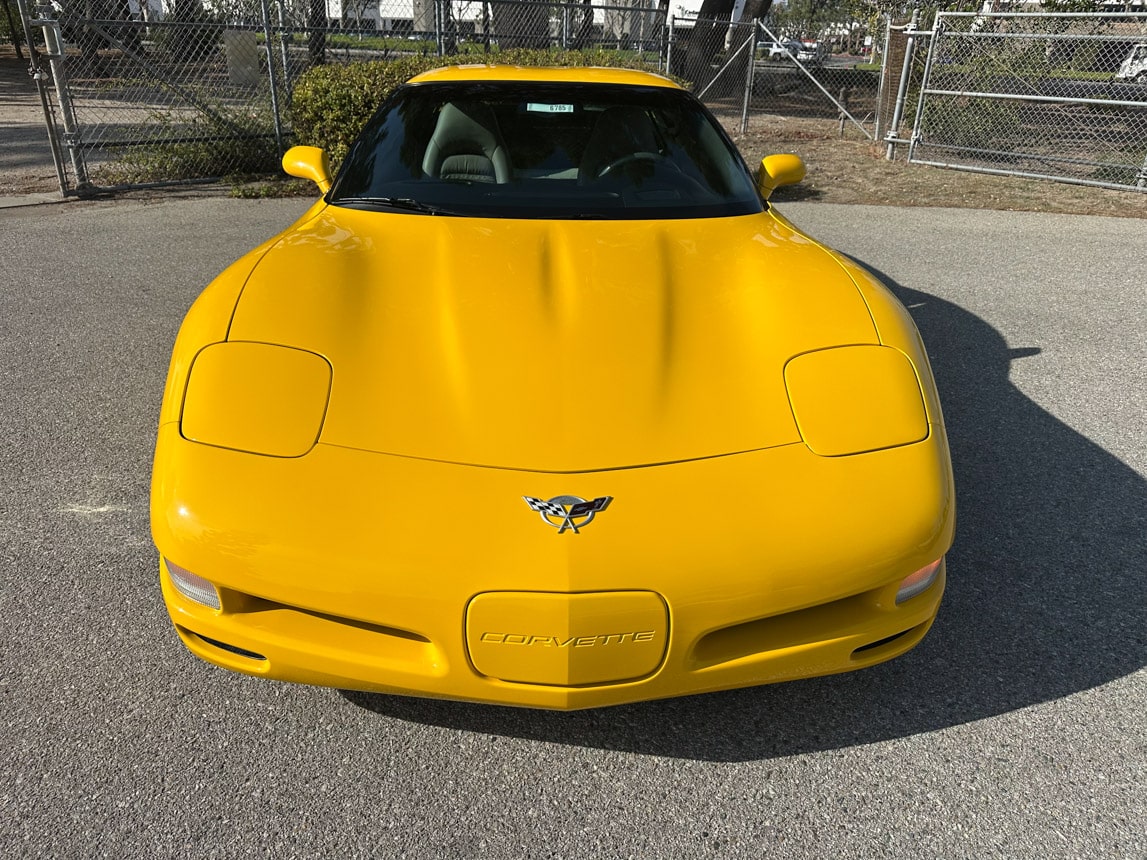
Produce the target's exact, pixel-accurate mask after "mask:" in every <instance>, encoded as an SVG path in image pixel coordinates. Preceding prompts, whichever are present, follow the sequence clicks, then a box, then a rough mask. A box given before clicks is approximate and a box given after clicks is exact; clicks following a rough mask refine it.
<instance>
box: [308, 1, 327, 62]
mask: <svg viewBox="0 0 1147 860" xmlns="http://www.w3.org/2000/svg"><path fill="white" fill-rule="evenodd" d="M307 52H308V53H309V54H310V55H311V65H312V66H321V65H323V64H324V63H326V61H327V0H308V2H307Z"/></svg>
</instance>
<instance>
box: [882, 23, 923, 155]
mask: <svg viewBox="0 0 1147 860" xmlns="http://www.w3.org/2000/svg"><path fill="white" fill-rule="evenodd" d="M919 22H920V9H919V7H917V8H915V9H913V10H912V20H911V21H909V22H908V31H907V32H908V44H907V45H906V46H905V48H904V68H903V69H901V70H900V88H899V89H898V90H897V91H896V108H895V109H894V110H893V111H892V128H890V129H889V130H888V137H887V138H886V140H887V141H888V151H887V152H886V153H885V158H886V159H887V160H888V161H893V160H894V159H895V158H896V142H897V135H898V134H899V131H900V120H901V118H902V117H903V116H904V102H905V101H906V100H907V98H908V81H909V79H910V78H911V77H912V49H913V47H914V43H915V39H916V37H915V36H913V35H912V34H913V33H915V32H916V26H917V24H919Z"/></svg>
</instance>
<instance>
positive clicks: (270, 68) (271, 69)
mask: <svg viewBox="0 0 1147 860" xmlns="http://www.w3.org/2000/svg"><path fill="white" fill-rule="evenodd" d="M259 5H260V8H261V11H262V13H263V49H264V51H265V52H266V54H267V80H268V83H270V85H271V114H272V116H273V117H274V121H275V147H276V148H277V149H278V151H279V157H280V158H282V157H283V152H284V150H283V117H282V115H281V114H280V113H279V87H278V85H277V84H276V81H275V78H276V75H275V52H274V49H273V48H272V47H271V9H270V7H269V6H268V5H267V0H259Z"/></svg>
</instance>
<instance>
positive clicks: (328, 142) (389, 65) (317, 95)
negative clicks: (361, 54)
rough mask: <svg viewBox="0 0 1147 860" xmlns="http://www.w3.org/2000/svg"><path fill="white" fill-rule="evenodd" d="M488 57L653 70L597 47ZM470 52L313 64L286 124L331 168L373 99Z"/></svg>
mask: <svg viewBox="0 0 1147 860" xmlns="http://www.w3.org/2000/svg"><path fill="white" fill-rule="evenodd" d="M482 56H483V58H484V59H487V60H489V61H490V62H498V63H504V64H508V65H516V66H608V67H611V68H629V69H642V70H645V71H657V69H656V67H655V66H653V65H652V64H649V63H643V62H641V61H640V60H638V59H637V58H636V57H634V56H633V54H632V53H629V52H623V51H611V50H605V49H598V50H592V51H558V50H553V51H547V50H538V49H531V48H513V49H509V50H505V51H498V50H495V51H492V52H491V53H489V54H483V55H482ZM475 59H476V57H475V56H474V55H473V54H469V55H456V56H452V57H435V56H405V57H399V58H397V59H394V60H385V61H382V62H374V63H352V64H350V65H346V66H336V65H329V66H316V67H314V68H312V69H310V70H309V71H307V72H306V73H305V74H303V76H302V77H300V78H299V80H298V82H297V83H296V84H295V88H294V91H293V93H292V95H291V125H292V129H293V131H294V138H295V143H299V144H304V145H306V146H318V147H322V148H323V149H325V150H326V151H327V153H328V154H329V155H330V159H331V165H332V167H333V168H336V169H337V167H338V165H339V163H341V162H342V160H343V158H345V157H346V154H347V151H348V150H349V149H350V145H351V144H352V143H353V142H354V139H355V138H356V137H358V133H359V131H360V130H361V129H362V127H363V126H364V125H366V122H367V120H369V119H370V117H371V115H372V114H373V113H374V111H375V110H376V109H377V108H378V106H379V104H380V103H381V102H382V101H383V99H385V98H386V97H387V96H388V95H390V93H391V92H393V91H394V90H395V89H396V88H397V87H398V86H399V85H401V84H403V83H405V82H406V81H407V80H409V79H410V78H412V77H414V76H415V75H418V74H421V73H422V72H428V71H430V70H431V69H436V68H440V67H441V66H445V65H458V64H463V63H472V62H474V61H475Z"/></svg>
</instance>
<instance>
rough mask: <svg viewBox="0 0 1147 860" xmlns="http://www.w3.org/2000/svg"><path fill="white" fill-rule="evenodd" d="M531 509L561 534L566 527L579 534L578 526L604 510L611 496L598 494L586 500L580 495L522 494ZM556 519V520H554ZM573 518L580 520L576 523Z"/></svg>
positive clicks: (591, 519)
mask: <svg viewBox="0 0 1147 860" xmlns="http://www.w3.org/2000/svg"><path fill="white" fill-rule="evenodd" d="M522 498H523V499H525V500H526V504H527V505H529V506H530V509H531V510H534V511H537V512H538V513H539V514H541V515H542V519H543V520H545V521H546V522H547V523H549V524H550V525H551V526H554V527H555V528H556V529H557V530H558V534H561V533H562V532H564V531H565V530H566V529H573V533H574V534H575V535H576V534H581V532H580V531H579V529H580V528H582V527H584V526H587V525H589V524H590V522H592V521H593V517H594V514H597V513H599V512H601V511H604V510H605V509H606V508H608V507H609V503H610V502H612V501H613V496H598V497H597V498H596V499H590V500H589V501H586V500H585V499H583V498H581V497H580V496H554V497H553V498H552V499H546V500H543V499H535V498H534V497H533V496H522ZM554 520H557V522H554ZM574 520H582V522H580V523H577V522H574Z"/></svg>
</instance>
